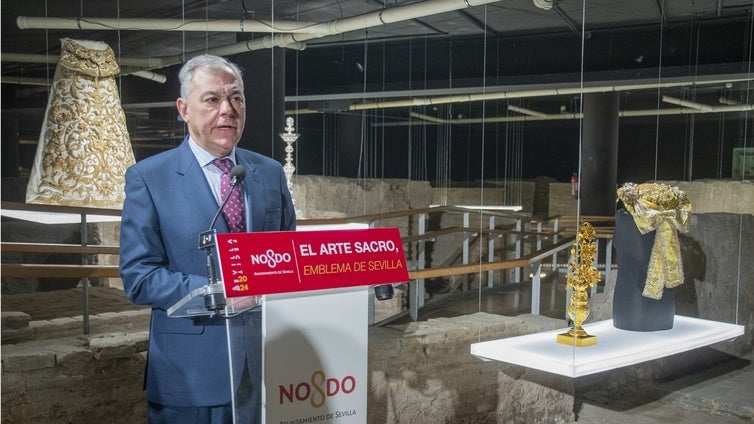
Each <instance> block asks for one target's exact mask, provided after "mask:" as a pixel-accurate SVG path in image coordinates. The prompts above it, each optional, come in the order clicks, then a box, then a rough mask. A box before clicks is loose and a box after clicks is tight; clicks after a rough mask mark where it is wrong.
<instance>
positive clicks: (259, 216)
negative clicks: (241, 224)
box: [236, 150, 264, 231]
mask: <svg viewBox="0 0 754 424" xmlns="http://www.w3.org/2000/svg"><path fill="white" fill-rule="evenodd" d="M236 161H237V163H238V164H240V165H242V166H243V167H244V168H245V169H246V178H244V181H243V189H244V196H245V198H246V229H247V230H248V231H260V230H261V228H255V225H257V223H259V225H263V224H264V197H263V196H264V181H263V180H262V177H261V176H260V175H259V172H258V167H257V165H256V164H255V163H254V161H253V160H252V159H251V158H250V157H248V156H247V155H245V154H242V151H240V150H236Z"/></svg>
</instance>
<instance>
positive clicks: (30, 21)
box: [16, 16, 317, 33]
mask: <svg viewBox="0 0 754 424" xmlns="http://www.w3.org/2000/svg"><path fill="white" fill-rule="evenodd" d="M16 25H17V26H18V28H20V29H68V30H84V31H86V30H94V31H187V32H264V33H268V32H269V33H272V32H281V33H289V32H311V31H310V30H309V28H312V27H314V28H316V25H317V24H316V23H314V22H298V21H286V20H275V21H263V20H258V19H217V20H198V19H187V20H183V19H142V18H50V17H43V16H40V17H37V16H19V17H18V18H16Z"/></svg>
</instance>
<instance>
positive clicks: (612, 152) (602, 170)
mask: <svg viewBox="0 0 754 424" xmlns="http://www.w3.org/2000/svg"><path fill="white" fill-rule="evenodd" d="M619 99H620V96H619V94H618V93H598V94H586V95H584V127H583V128H584V132H583V137H582V147H581V175H580V176H579V182H580V185H581V187H580V193H579V194H580V196H581V214H582V215H603V216H613V215H614V214H615V197H616V196H615V189H616V184H617V179H618V102H619Z"/></svg>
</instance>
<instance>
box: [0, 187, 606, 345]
mask: <svg viewBox="0 0 754 424" xmlns="http://www.w3.org/2000/svg"><path fill="white" fill-rule="evenodd" d="M2 209H3V214H4V215H5V214H6V211H9V210H16V211H34V212H43V213H51V214H55V213H58V214H60V213H63V214H75V215H78V216H79V217H80V220H79V222H80V225H81V234H82V236H81V240H82V242H81V244H80V245H69V244H54V243H14V242H3V243H2V252H3V253H6V252H21V253H23V252H33V253H71V254H80V255H81V257H82V261H81V263H79V264H34V263H3V264H2V270H1V272H2V276H3V277H16V278H52V277H55V278H59V277H66V278H79V279H80V280H81V285H82V288H83V289H84V290H83V295H82V296H83V298H82V310H83V316H84V333H85V334H88V331H89V323H88V317H89V306H88V291H87V287H88V285H89V279H90V278H101V277H108V278H119V277H120V273H119V270H118V267H117V266H116V265H95V264H89V263H88V257H89V255H101V254H107V255H117V254H118V246H94V245H88V244H87V237H86V236H87V216H102V215H104V216H116V217H117V216H119V215H120V211H119V210H112V209H97V208H74V207H61V206H42V205H29V204H24V203H15V202H2ZM434 215H439V216H440V217H441V218H447V219H450V220H456V221H458V220H460V225H451V226H447V227H440V228H430V225H429V222H430V218H431V217H432V216H434ZM472 218H473V220H474V222H478V223H479V225H476V226H474V225H472ZM477 218H478V219H477ZM396 219H405V220H406V222H407V225H406V229H404V230H403V231H402V241H403V243H404V247H406V251H407V252H411V253H410V254H407V260H408V262H409V263H410V264H411V266H410V267H409V277H410V282H409V290H408V299H407V303H408V306H407V311H406V312H401V313H407V314H408V315H409V316H410V317H411V319H412V320H417V319H418V316H419V311H420V310H421V309H422V308H423V307H424V306H425V294H426V290H425V282H426V280H427V279H431V278H448V277H454V276H462V277H463V283H462V286H461V290H460V291H461V292H465V291H467V290H469V281H470V277H471V276H474V275H476V278H477V283H478V285H479V287H482V285H483V284H484V283H486V286H487V287H490V288H491V287H493V286H494V285H495V284H496V283H505V282H512V283H521V282H523V280H524V270H525V269H526V268H528V267H533V268H534V272H533V273H532V279H531V284H532V304H531V313H532V314H539V298H540V281H541V280H540V279H541V274H542V269H543V266H542V265H543V262H546V263H551V264H552V265H551V267H550V268H551V269H552V270H553V271H555V270H557V269H558V261H557V256H558V254H559V253H561V252H562V251H563V250H566V249H569V248H570V246H571V245H572V243H573V241H574V239H575V234H576V229H577V225H576V224H577V223H576V220H575V218H574V217H562V216H554V217H549V218H546V219H537V218H533V217H531V216H529V215H527V214H524V213H520V212H514V211H505V210H502V211H501V210H499V209H491V210H486V209H485V208H484V207H477V208H471V207H454V206H438V207H431V208H423V209H411V210H404V211H395V212H387V213H380V214H370V215H362V216H354V217H348V218H334V219H305V220H300V221H299V222H298V225H299V226H306V225H324V224H327V225H333V224H349V223H362V224H367V225H368V226H369V227H377V226H381V225H380V224H381V223H383V222H385V221H388V220H391V221H394V220H396ZM583 220H589V221H590V222H598V223H599V224H597V225H598V227H597V228H598V237H600V238H602V239H604V240H606V241H607V243H606V246H605V249H606V250H605V251H606V254H605V255H604V257H605V258H606V264H605V269H606V270H608V271H609V269H610V268H611V267H612V263H611V256H612V255H611V250H612V246H611V245H612V228H613V227H611V226H610V224H611V223H612V217H581V219H580V221H583ZM435 221H437V220H435ZM440 221H442V220H440ZM613 225H614V224H613ZM458 236H460V237H461V238H462V242H461V245H460V247H459V248H458V249H457V254H456V252H454V254H452V255H450V256H451V258H450V259H449V260H450V261H451V262H452V263H450V264H447V265H444V266H432V267H430V266H429V258H428V257H427V246H428V243H435V244H438V243H439V244H441V245H442V244H445V245H446V246H447V245H451V244H452V240H449V237H458ZM443 239H445V240H447V241H446V242H443ZM472 246H476V247H478V249H474V251H475V252H478V255H476V257H474V258H473V259H472ZM453 248H454V247H453V246H452V245H451V246H450V250H451V251H453ZM459 262H460V263H459ZM500 271H503V273H502V276H501V277H500V278H499V279H498V281H496V280H495V272H500ZM505 272H508V276H509V277H510V280H511V281H506V280H507V278H506V274H505ZM484 280H486V281H484ZM372 301H373V300H372ZM370 311H373V305H370ZM373 318H374V317H373V316H372V317H370V323H374V319H373ZM383 322H384V321H383Z"/></svg>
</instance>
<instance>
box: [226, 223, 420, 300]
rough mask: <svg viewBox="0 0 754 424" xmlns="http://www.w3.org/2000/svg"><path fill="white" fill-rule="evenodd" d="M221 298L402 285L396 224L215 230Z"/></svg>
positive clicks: (405, 277) (405, 275)
mask: <svg viewBox="0 0 754 424" xmlns="http://www.w3.org/2000/svg"><path fill="white" fill-rule="evenodd" d="M216 240H217V242H216V243H217V244H216V246H217V250H218V255H217V256H218V258H219V259H218V260H219V264H220V272H221V278H222V280H223V283H224V284H225V296H226V297H240V296H253V295H264V294H275V293H289V292H297V291H306V290H321V289H332V288H340V287H355V286H370V285H377V284H390V283H405V282H407V281H408V280H409V278H408V270H407V269H406V256H405V255H404V253H403V243H402V242H401V238H400V233H399V232H398V229H397V228H371V229H363V230H327V231H285V232H265V233H222V234H217V236H216Z"/></svg>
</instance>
